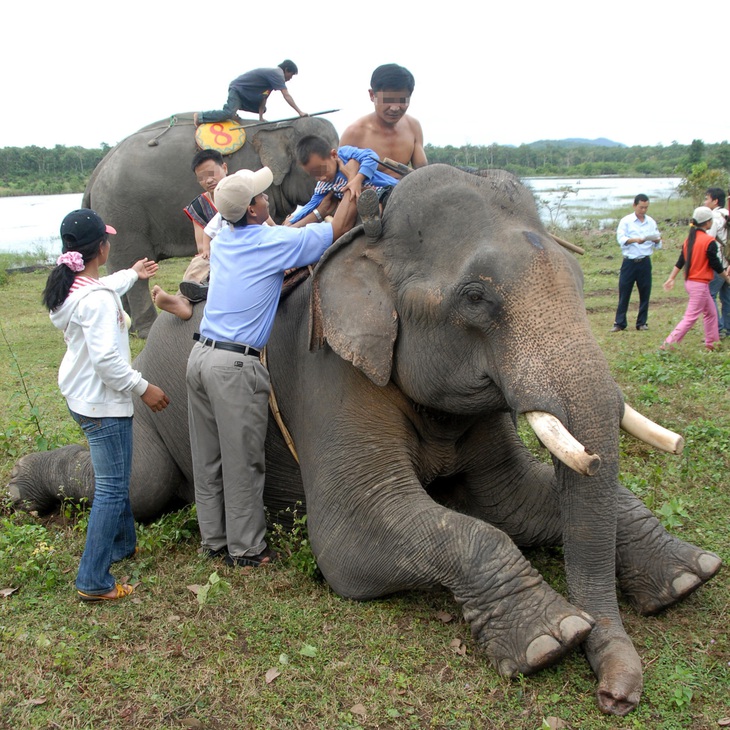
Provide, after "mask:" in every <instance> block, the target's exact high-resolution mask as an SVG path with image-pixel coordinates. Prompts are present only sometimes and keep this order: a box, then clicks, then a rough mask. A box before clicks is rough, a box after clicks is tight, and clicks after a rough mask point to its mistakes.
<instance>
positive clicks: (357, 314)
mask: <svg viewBox="0 0 730 730" xmlns="http://www.w3.org/2000/svg"><path fill="white" fill-rule="evenodd" d="M378 258H379V257H378V248H377V247H374V246H372V244H371V245H368V244H367V238H366V237H365V236H364V235H362V226H358V227H357V228H354V229H353V230H351V231H350V232H349V233H347V234H345V235H344V236H342V237H341V238H339V239H338V240H337V242H336V243H334V244H333V245H332V246H331V247H330V248H329V249H327V251H326V253H325V255H324V256H323V257H322V259H321V260H320V262H319V264H318V265H317V268H316V269H315V271H314V276H313V277H312V299H311V303H310V319H309V335H310V338H309V340H310V344H309V349H310V350H311V349H314V348H315V347H322V346H323V345H324V343H325V342H326V343H327V344H328V345H329V346H330V347H331V348H332V349H333V350H334V351H335V352H336V353H337V354H338V355H339V356H340V357H341V358H343V359H344V360H348V361H349V362H351V363H352V364H353V365H354V366H355V367H356V368H358V369H359V370H362V372H363V373H365V375H367V377H368V378H370V380H372V381H373V383H375V384H376V385H380V386H384V385H387V383H388V381H389V380H390V373H391V369H392V365H393V345H394V343H395V338H396V336H397V334H398V314H397V312H396V310H395V305H394V303H393V296H392V293H391V289H390V284H389V282H388V280H387V278H386V276H385V272H384V270H383V266H382V263H381V262H379V260H378Z"/></svg>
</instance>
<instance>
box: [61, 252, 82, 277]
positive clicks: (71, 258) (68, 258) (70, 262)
mask: <svg viewBox="0 0 730 730" xmlns="http://www.w3.org/2000/svg"><path fill="white" fill-rule="evenodd" d="M61 264H64V265H65V266H68V268H69V269H71V271H75V272H77V273H78V272H79V271H83V270H84V257H83V256H82V255H81V254H80V253H79V252H78V251H66V253H62V254H61V255H60V256H59V257H58V258H57V259H56V266H60V265H61Z"/></svg>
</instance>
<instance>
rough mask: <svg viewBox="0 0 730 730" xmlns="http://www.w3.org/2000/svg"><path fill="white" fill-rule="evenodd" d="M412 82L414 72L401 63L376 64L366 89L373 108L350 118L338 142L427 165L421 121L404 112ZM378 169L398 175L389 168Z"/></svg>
mask: <svg viewBox="0 0 730 730" xmlns="http://www.w3.org/2000/svg"><path fill="white" fill-rule="evenodd" d="M415 83H416V82H415V80H414V78H413V74H412V73H411V72H410V71H409V70H408V69H407V68H404V67H403V66H399V65H398V64H395V63H386V64H385V65H383V66H378V68H376V69H375V71H373V75H372V77H371V78H370V90H369V93H370V100H371V101H372V102H373V104H374V105H375V109H374V111H373V112H371V113H370V114H366V115H365V116H364V117H361V118H360V119H358V120H357V121H356V122H353V123H352V124H351V125H350V126H349V127H348V128H347V129H346V130H345V132H344V134H343V135H342V139H341V140H340V144H341V145H351V146H352V147H361V148H363V149H371V150H375V152H377V153H378V156H379V157H380V159H381V160H382V159H384V158H386V157H387V158H389V159H391V160H394V161H395V162H400V163H401V164H403V165H410V166H411V167H413V168H414V169H415V168H418V167H423V166H424V165H427V164H428V160H427V159H426V152H425V151H424V149H423V130H422V129H421V124H420V122H419V121H418V120H417V119H414V118H413V117H412V116H410V115H408V114H406V112H407V111H408V106H409V105H410V103H411V94H412V93H413V89H414V87H415ZM381 169H382V170H384V171H386V172H388V174H391V175H393V174H395V175H396V176H397V177H400V175H398V174H397V173H394V172H393V171H392V170H390V169H386V168H384V167H382V166H381Z"/></svg>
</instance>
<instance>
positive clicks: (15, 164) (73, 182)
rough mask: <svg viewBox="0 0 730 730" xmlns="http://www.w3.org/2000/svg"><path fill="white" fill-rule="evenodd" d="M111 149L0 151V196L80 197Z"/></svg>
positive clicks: (16, 148) (55, 148) (62, 147)
mask: <svg viewBox="0 0 730 730" xmlns="http://www.w3.org/2000/svg"><path fill="white" fill-rule="evenodd" d="M110 149H111V148H110V147H109V145H107V144H102V146H101V147H99V148H98V149H86V148H85V147H65V146H63V145H60V144H57V145H56V146H55V147H53V148H51V149H49V148H46V147H36V146H35V145H33V146H32V147H2V148H0V195H3V196H8V195H51V194H57V193H80V192H83V190H84V188H85V187H86V183H87V182H88V180H89V177H90V176H91V173H92V172H93V171H94V168H95V167H96V166H97V165H98V164H99V162H100V161H101V159H102V157H104V155H105V154H106V153H107V152H108V151H109V150H110Z"/></svg>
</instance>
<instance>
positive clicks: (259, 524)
mask: <svg viewBox="0 0 730 730" xmlns="http://www.w3.org/2000/svg"><path fill="white" fill-rule="evenodd" d="M187 386H188V421H189V424H190V448H191V451H192V457H193V476H194V479H195V505H196V508H197V512H198V524H199V526H200V534H201V537H202V544H203V547H205V548H209V549H211V550H219V549H220V548H223V547H225V546H226V545H227V546H228V552H229V553H230V554H231V555H232V556H234V557H240V556H242V555H247V556H250V555H258V554H259V553H260V552H261V551H262V550H263V549H264V548H265V547H266V542H265V540H264V537H265V535H266V519H265V517H264V499H263V495H264V475H265V458H264V442H265V440H266V426H267V423H268V402H269V390H270V387H271V386H270V381H269V373H268V371H267V370H266V368H265V367H264V366H263V365H262V364H261V363H260V362H259V359H258V358H257V357H253V356H251V355H240V354H238V353H235V352H228V351H226V350H218V349H214V348H212V347H206V346H204V345H201V344H200V343H199V342H196V343H195V345H194V346H193V349H192V351H191V352H190V357H189V358H188V368H187Z"/></svg>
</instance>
